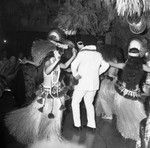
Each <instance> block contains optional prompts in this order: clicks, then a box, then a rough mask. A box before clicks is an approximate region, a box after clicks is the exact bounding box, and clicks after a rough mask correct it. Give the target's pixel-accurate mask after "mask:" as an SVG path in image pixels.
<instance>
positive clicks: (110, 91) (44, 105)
mask: <svg viewBox="0 0 150 148" xmlns="http://www.w3.org/2000/svg"><path fill="white" fill-rule="evenodd" d="M104 46H105V45H104V44H103V43H100V44H99V43H98V42H97V41H96V40H94V39H92V38H91V36H89V37H87V38H81V39H80V40H78V41H77V42H76V43H73V42H71V41H68V40H66V39H65V38H64V37H63V36H62V32H61V31H59V30H52V31H51V32H50V33H49V34H48V39H47V40H46V41H45V40H40V41H37V42H34V43H33V46H32V48H31V56H32V59H31V60H29V59H27V58H22V59H21V58H20V59H19V60H16V59H15V58H14V57H10V59H5V58H3V59H2V61H3V62H2V64H1V65H4V63H8V62H6V61H9V64H7V65H9V70H11V73H12V71H15V72H13V74H16V72H17V71H18V65H21V66H23V67H24V69H25V70H24V71H23V74H24V82H25V94H26V95H25V98H26V101H25V102H24V106H23V107H22V104H21V105H19V109H16V110H14V111H12V112H9V113H8V114H7V115H6V116H5V124H6V127H7V128H8V129H9V132H10V134H12V135H13V136H15V137H16V138H17V140H18V141H19V142H21V143H24V144H31V143H37V142H39V141H44V143H45V141H47V143H49V144H51V143H54V142H56V143H57V144H58V145H59V146H61V144H62V145H64V146H66V145H67V144H69V145H70V144H71V145H72V146H75V147H79V146H78V145H75V144H73V143H69V142H66V141H65V144H64V139H63V138H62V133H61V132H62V118H63V112H64V110H65V109H66V107H67V106H66V107H65V103H66V100H71V105H70V108H71V110H72V116H73V127H74V129H75V130H77V131H78V132H80V131H81V130H82V129H83V128H86V129H87V130H88V131H91V132H92V133H93V134H94V132H95V131H96V128H97V123H96V116H95V115H97V116H101V117H102V118H103V119H106V120H113V118H114V116H115V117H116V119H117V121H116V127H117V130H118V131H119V132H120V134H121V135H122V136H123V137H124V138H127V139H128V138H129V139H132V140H134V141H136V148H141V145H142V144H141V143H142V138H143V137H144V139H148V138H149V136H148V135H149V133H150V131H149V124H148V123H149V120H148V119H149V116H148V114H147V113H146V110H145V107H144V103H145V98H147V97H148V96H149V95H150V94H149V93H147V92H148V91H149V87H148V85H146V84H148V82H149V81H148V80H149V77H148V75H147V77H144V76H145V73H146V74H148V73H150V67H149V65H148V61H149V59H148V56H146V54H147V53H148V52H147V50H146V47H144V46H143V42H142V40H140V39H132V40H131V41H130V43H129V46H128V52H127V53H128V57H127V59H123V56H122V53H121V52H122V51H121V50H119V49H116V48H114V49H112V51H109V50H111V48H108V47H107V48H106V47H104ZM108 49H109V50H108ZM68 51H69V53H70V54H69V56H68V57H65V58H66V60H65V62H64V61H63V60H62V59H63V56H64V55H65V53H66V52H68ZM66 55H67V54H66ZM14 63H15V64H14ZM5 65H6V64H5ZM30 67H32V70H31V68H30ZM2 68H3V66H2ZM27 68H28V70H27ZM62 71H63V72H64V73H65V74H64V75H65V76H67V74H69V79H67V80H68V81H70V82H69V83H65V80H64V77H63V76H62V75H61V73H62ZM4 73H6V72H4ZM25 73H26V74H25ZM9 74H10V73H9ZM1 75H2V74H1ZM15 76H16V75H15ZM6 78H8V77H6ZM144 78H145V79H144ZM69 90H71V91H72V93H68V92H69ZM20 99H21V98H20ZM82 100H83V101H84V104H85V109H86V113H87V123H86V125H84V126H83V125H82V122H81V118H82V116H81V114H80V103H81V101H82ZM25 104H26V105H25ZM147 118H148V119H147ZM144 119H146V124H145V129H147V130H145V131H144V134H143V136H141V135H142V134H141V133H140V128H141V127H140V125H141V122H142V121H143V120H144ZM145 133H146V134H145ZM145 135H147V136H145ZM145 137H146V138H145Z"/></svg>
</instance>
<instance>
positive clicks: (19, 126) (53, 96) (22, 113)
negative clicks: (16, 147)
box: [5, 49, 76, 144]
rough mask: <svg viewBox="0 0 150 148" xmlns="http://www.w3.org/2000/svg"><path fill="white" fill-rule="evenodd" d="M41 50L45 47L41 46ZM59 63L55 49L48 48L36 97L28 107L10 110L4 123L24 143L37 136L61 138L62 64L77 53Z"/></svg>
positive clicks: (64, 89)
mask: <svg viewBox="0 0 150 148" xmlns="http://www.w3.org/2000/svg"><path fill="white" fill-rule="evenodd" d="M43 52H44V49H43ZM72 52H73V55H72V57H71V58H70V59H69V60H68V61H67V62H66V63H65V64H62V63H60V62H59V61H60V57H61V56H60V54H59V52H58V51H57V50H54V51H49V52H47V55H46V57H45V58H44V60H43V62H44V68H43V79H44V80H43V83H42V84H41V85H40V86H39V89H38V90H37V91H36V97H35V100H34V101H33V102H32V103H31V104H30V105H29V106H27V107H24V108H21V109H18V110H15V111H12V112H10V113H9V114H8V115H7V116H6V117H5V123H6V126H7V127H8V130H9V132H10V134H12V135H13V136H15V137H16V138H17V140H18V141H19V142H21V143H24V144H29V143H34V142H37V141H39V140H43V139H44V140H50V141H51V140H52V141H55V140H56V141H58V140H60V141H61V121H62V114H63V110H64V109H65V106H64V102H65V96H66V92H67V89H66V87H64V86H63V85H62V83H61V82H60V81H59V76H60V71H61V68H62V69H65V68H67V67H68V66H69V65H70V63H71V62H72V61H73V59H74V58H75V56H76V50H75V49H72Z"/></svg>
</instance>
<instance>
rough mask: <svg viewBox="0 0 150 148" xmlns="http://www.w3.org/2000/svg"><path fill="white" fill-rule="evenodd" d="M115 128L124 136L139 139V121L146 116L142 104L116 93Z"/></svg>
mask: <svg viewBox="0 0 150 148" xmlns="http://www.w3.org/2000/svg"><path fill="white" fill-rule="evenodd" d="M114 107H115V114H116V116H117V129H118V131H119V132H120V133H121V135H122V136H123V137H124V138H130V139H132V140H136V141H137V140H139V130H140V122H141V121H142V120H143V119H144V118H146V114H145V110H144V105H143V104H142V103H141V102H139V101H138V100H136V101H135V100H130V99H126V98H124V97H123V96H121V95H119V94H118V93H116V94H115V99H114Z"/></svg>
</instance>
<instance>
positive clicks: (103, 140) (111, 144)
mask: <svg viewBox="0 0 150 148" xmlns="http://www.w3.org/2000/svg"><path fill="white" fill-rule="evenodd" d="M1 105H2V104H1ZM3 107H4V108H5V110H7V107H9V106H8V105H7V106H4V105H3ZM9 109H10V108H9ZM9 109H8V110H9ZM85 114H86V113H85V111H84V109H83V111H82V123H83V124H85V123H86V118H85ZM96 123H97V129H96V132H95V133H91V132H89V131H87V129H86V128H83V130H82V131H81V132H80V133H78V132H77V131H75V130H74V129H73V126H72V125H73V119H72V113H71V110H69V111H66V112H65V113H64V121H63V131H62V133H63V136H64V137H65V139H66V140H68V141H73V142H75V143H79V144H83V145H85V147H86V148H134V147H135V142H134V141H132V140H126V139H124V138H123V137H122V136H121V135H120V134H119V133H118V131H117V130H116V128H115V125H116V120H115V118H114V119H113V120H112V121H109V120H104V119H102V118H100V117H96ZM2 128H3V129H2V131H3V132H1V140H2V143H3V144H5V147H6V148H26V146H24V145H21V144H20V143H18V142H17V141H16V140H15V139H14V138H13V137H12V136H10V135H9V134H8V133H7V130H6V129H5V128H4V127H2ZM2 143H1V144H2ZM3 148H4V147H3Z"/></svg>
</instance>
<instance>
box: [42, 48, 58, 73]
mask: <svg viewBox="0 0 150 148" xmlns="http://www.w3.org/2000/svg"><path fill="white" fill-rule="evenodd" d="M54 56H55V59H56V60H55V61H54V62H52V63H51V62H50V61H47V62H46V63H45V73H46V74H47V75H48V74H50V73H51V72H52V71H53V70H54V69H55V67H56V66H57V64H58V62H59V61H60V57H61V56H60V54H59V53H58V51H54ZM52 58H54V57H52Z"/></svg>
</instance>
